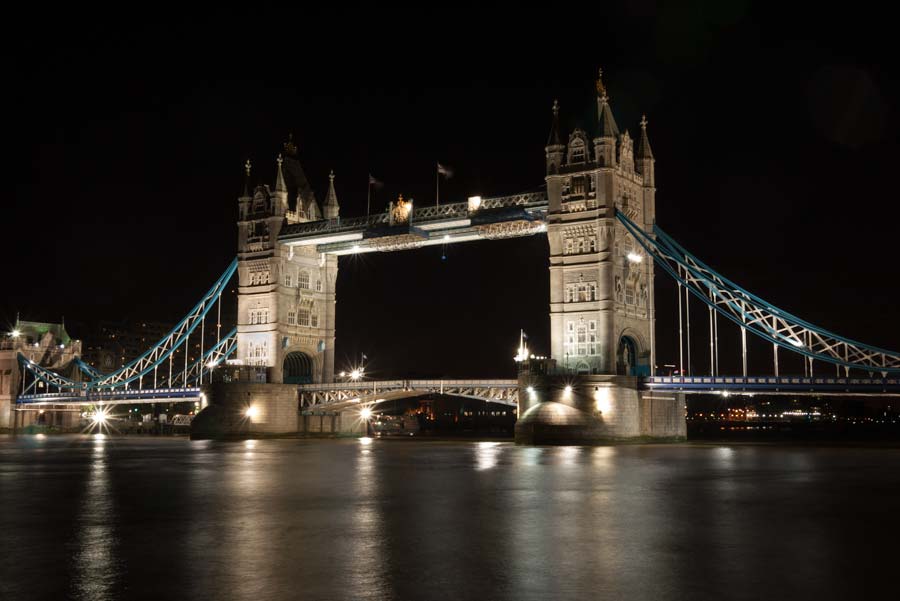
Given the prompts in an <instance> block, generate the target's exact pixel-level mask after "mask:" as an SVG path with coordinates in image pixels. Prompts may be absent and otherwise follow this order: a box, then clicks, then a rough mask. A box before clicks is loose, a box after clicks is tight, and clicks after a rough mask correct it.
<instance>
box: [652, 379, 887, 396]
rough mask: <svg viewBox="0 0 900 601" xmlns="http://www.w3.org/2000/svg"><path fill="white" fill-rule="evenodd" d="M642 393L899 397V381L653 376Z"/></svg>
mask: <svg viewBox="0 0 900 601" xmlns="http://www.w3.org/2000/svg"><path fill="white" fill-rule="evenodd" d="M640 387H641V388H642V389H644V390H660V391H663V390H664V391H673V392H684V393H686V394H711V393H716V392H735V393H739V392H752V393H759V394H794V395H818V396H900V378H827V377H821V378H819V377H812V378H810V377H800V376H747V377H746V378H745V377H742V376H692V377H679V376H671V377H664V376H654V377H650V378H644V379H642V380H641V382H640Z"/></svg>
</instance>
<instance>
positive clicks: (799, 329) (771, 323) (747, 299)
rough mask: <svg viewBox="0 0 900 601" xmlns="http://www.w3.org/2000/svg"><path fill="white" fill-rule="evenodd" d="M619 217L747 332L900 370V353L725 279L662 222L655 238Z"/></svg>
mask: <svg viewBox="0 0 900 601" xmlns="http://www.w3.org/2000/svg"><path fill="white" fill-rule="evenodd" d="M616 218H617V219H618V220H619V221H620V222H621V223H622V225H624V226H625V228H626V229H627V230H628V232H629V233H630V234H631V235H632V236H633V237H634V239H635V240H636V241H637V242H638V243H639V244H640V245H641V246H642V247H643V248H644V250H645V251H647V253H648V254H649V255H650V256H651V257H653V259H654V261H656V263H657V264H658V265H659V266H660V267H662V268H663V270H664V271H666V272H667V273H668V274H669V275H670V276H672V277H673V278H674V279H675V280H676V281H677V282H678V283H680V284H681V285H683V286H685V287H686V288H687V289H688V290H690V291H691V293H692V294H693V295H694V296H696V297H697V298H699V299H700V300H701V301H703V302H704V303H705V304H706V305H707V306H709V307H712V308H713V309H715V310H716V312H717V313H718V314H719V315H722V316H724V317H726V318H728V319H730V320H731V321H733V322H734V323H736V324H737V325H739V326H740V327H742V328H745V329H746V330H747V331H749V332H751V333H753V334H755V335H756V336H759V337H760V338H763V339H764V340H767V341H769V342H771V343H773V344H775V345H777V346H778V347H780V348H784V349H787V350H789V351H791V352H794V353H799V354H800V355H803V356H805V357H808V358H810V359H815V360H818V361H825V362H827V363H833V364H835V365H840V366H842V367H844V368H845V370H849V369H851V368H852V369H861V370H865V371H867V372H869V373H880V374H882V376H884V377H887V374H898V373H900V353H896V352H893V351H888V350H885V349H882V348H878V347H875V346H871V345H868V344H864V343H862V342H857V341H855V340H851V339H849V338H845V337H843V336H838V335H837V334H834V333H832V332H829V331H828V330H826V329H824V328H821V327H819V326H816V325H813V324H811V323H809V322H807V321H804V320H803V319H800V318H799V317H797V316H795V315H792V314H791V313H788V312H787V311H784V310H783V309H779V308H778V307H776V306H775V305H772V304H771V303H769V302H767V301H765V300H763V299H761V298H759V297H758V296H756V295H754V294H752V293H750V292H748V291H746V290H744V289H743V288H741V287H740V286H738V285H737V284H735V283H734V282H732V281H731V280H729V279H727V278H725V277H723V276H722V275H720V274H719V273H717V272H716V271H715V270H713V269H712V268H711V267H709V266H708V265H706V264H705V263H703V262H702V261H700V260H699V259H698V258H697V257H695V256H694V255H692V254H691V253H689V252H688V251H687V250H685V249H684V248H683V247H682V246H681V245H679V244H678V243H677V242H676V241H675V240H674V239H673V238H672V237H671V236H669V235H668V234H666V233H665V232H664V231H663V230H662V229H661V228H660V227H659V226H656V225H654V226H653V233H654V234H655V237H654V236H651V235H650V234H649V233H647V232H645V231H644V230H643V229H642V228H640V227H639V226H638V225H637V224H635V223H634V222H633V221H631V220H630V219H628V217H626V216H625V215H624V214H622V213H621V212H617V213H616Z"/></svg>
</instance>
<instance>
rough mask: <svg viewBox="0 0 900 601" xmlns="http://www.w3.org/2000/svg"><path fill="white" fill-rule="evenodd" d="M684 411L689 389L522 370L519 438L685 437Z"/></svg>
mask: <svg viewBox="0 0 900 601" xmlns="http://www.w3.org/2000/svg"><path fill="white" fill-rule="evenodd" d="M684 410H685V400H684V395H683V394H669V393H659V392H649V391H639V390H638V388H637V378H635V377H630V376H606V375H587V374H585V375H547V374H543V373H534V372H532V371H529V370H522V371H521V372H520V376H519V420H518V422H517V423H516V431H515V435H516V442H517V443H520V444H597V443H604V442H615V441H635V442H637V441H653V440H659V441H677V440H684V439H685V437H686V436H687V423H686V421H685V413H684Z"/></svg>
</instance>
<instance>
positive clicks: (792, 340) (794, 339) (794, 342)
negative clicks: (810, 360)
mask: <svg viewBox="0 0 900 601" xmlns="http://www.w3.org/2000/svg"><path fill="white" fill-rule="evenodd" d="M788 342H790V343H791V344H793V345H794V346H796V347H798V348H799V347H801V346H803V343H802V342H800V341H799V340H797V339H796V338H788Z"/></svg>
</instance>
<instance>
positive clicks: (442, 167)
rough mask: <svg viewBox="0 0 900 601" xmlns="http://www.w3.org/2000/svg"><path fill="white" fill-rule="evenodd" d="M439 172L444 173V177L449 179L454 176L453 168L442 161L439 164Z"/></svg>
mask: <svg viewBox="0 0 900 601" xmlns="http://www.w3.org/2000/svg"><path fill="white" fill-rule="evenodd" d="M437 172H438V173H439V174H441V175H443V176H444V177H446V178H447V179H450V178H451V177H453V170H452V169H451V168H450V167H447V166H445V165H441V164H440V163H438V164H437Z"/></svg>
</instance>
